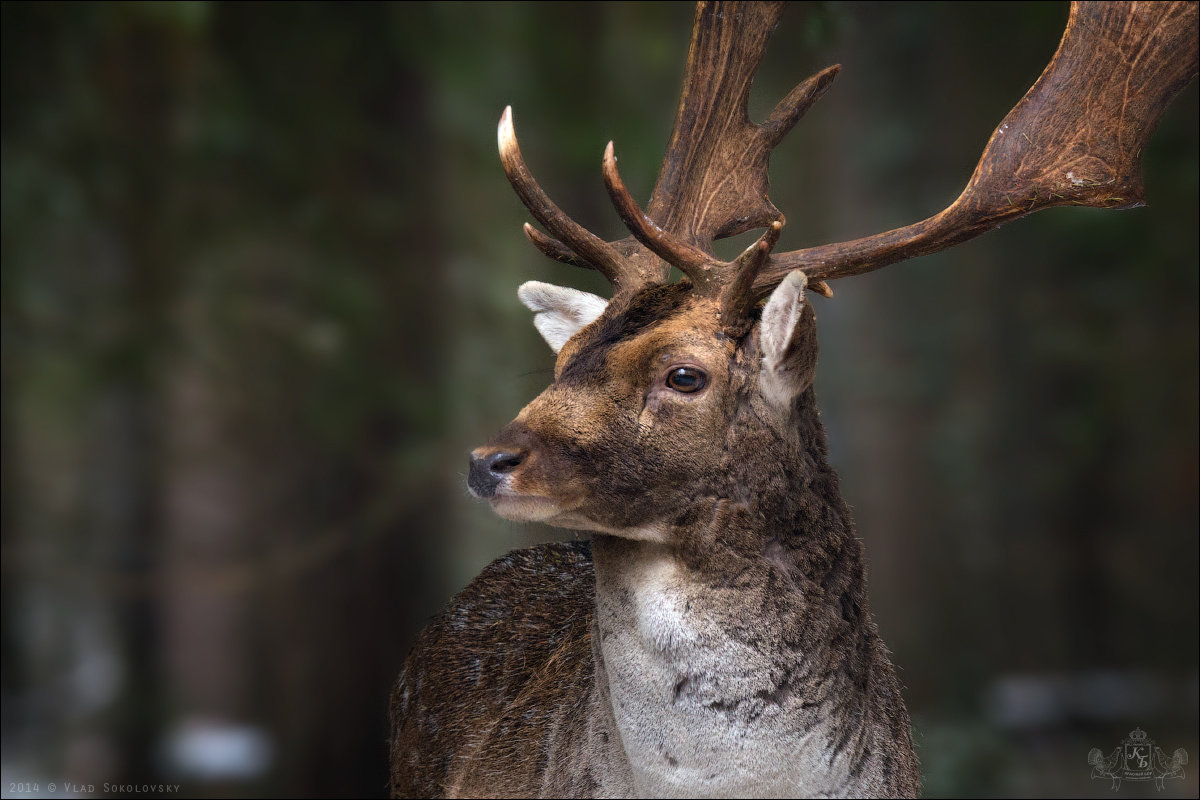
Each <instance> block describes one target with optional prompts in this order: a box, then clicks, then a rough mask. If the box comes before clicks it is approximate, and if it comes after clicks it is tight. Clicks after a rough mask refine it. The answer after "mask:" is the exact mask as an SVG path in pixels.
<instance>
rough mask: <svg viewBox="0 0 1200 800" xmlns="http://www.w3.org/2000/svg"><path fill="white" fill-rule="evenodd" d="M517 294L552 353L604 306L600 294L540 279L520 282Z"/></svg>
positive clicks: (591, 320)
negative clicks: (531, 314)
mask: <svg viewBox="0 0 1200 800" xmlns="http://www.w3.org/2000/svg"><path fill="white" fill-rule="evenodd" d="M517 297H519V298H520V300H521V302H522V303H524V304H525V307H526V308H528V309H529V310H530V311H532V312H533V313H534V317H533V326H534V327H535V328H537V329H538V333H540V334H541V335H542V338H543V339H545V340H546V344H548V345H550V349H551V350H553V351H554V352H556V353H557V352H558V351H559V350H561V349H562V346H563V345H564V344H566V343H567V340H568V339H570V338H571V337H572V336H574V335H575V334H577V333H579V331H581V330H582V329H583V328H585V327H586V326H588V325H590V324H591V323H592V322H595V321H596V318H597V317H599V316H600V315H601V314H603V313H604V309H605V308H606V307H607V306H608V301H607V300H605V299H604V298H603V297H597V296H596V295H594V294H589V293H587V292H581V291H579V290H578V289H568V288H566V287H565V286H555V285H554V284H552V283H542V282H541V281H529V282H528V283H523V284H521V288H520V289H517Z"/></svg>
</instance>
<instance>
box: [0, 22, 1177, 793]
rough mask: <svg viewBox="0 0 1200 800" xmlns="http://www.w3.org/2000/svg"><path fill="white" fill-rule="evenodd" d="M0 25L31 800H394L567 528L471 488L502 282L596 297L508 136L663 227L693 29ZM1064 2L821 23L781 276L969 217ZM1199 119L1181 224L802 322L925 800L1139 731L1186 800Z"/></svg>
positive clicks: (1162, 192)
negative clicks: (563, 256) (426, 714)
mask: <svg viewBox="0 0 1200 800" xmlns="http://www.w3.org/2000/svg"><path fill="white" fill-rule="evenodd" d="M0 9H2V14H3V92H2V114H0V116H2V122H3V144H2V153H0V155H2V167H3V205H2V214H3V217H2V222H3V236H2V243H3V318H2V325H3V382H2V384H0V388H2V391H3V414H2V417H0V424H2V426H3V451H2V458H3V465H2V466H3V508H2V515H3V637H2V650H0V655H2V659H3V717H2V724H3V784H4V785H3V790H4V794H5V796H8V795H10V794H12V793H14V792H16V791H19V790H20V787H19V786H17V784H18V783H21V782H25V783H38V784H39V788H38V790H37V792H35V793H41V794H51V793H53V792H51V791H50V790H49V789H48V788H47V787H48V784H49V783H50V782H57V786H58V787H60V789H59V790H58V793H59V794H62V790H61V787H62V784H63V782H64V781H73V782H75V783H78V784H92V785H94V786H95V787H96V791H97V792H101V791H102V785H103V783H104V782H106V781H112V782H117V781H120V782H125V783H137V784H145V783H159V782H173V783H174V782H177V783H180V784H181V787H182V793H183V794H185V795H190V796H201V795H229V796H278V795H291V796H376V795H382V794H383V793H384V792H385V784H386V774H387V771H386V751H385V738H386V735H387V731H386V726H385V708H386V701H387V693H388V690H389V684H390V683H391V681H392V680H393V679H394V677H395V675H396V673H397V671H398V669H399V667H400V665H401V662H402V660H403V658H404V656H405V654H406V652H407V650H408V648H409V647H410V645H411V643H412V640H413V637H414V635H415V633H416V631H417V630H419V628H420V627H421V626H423V625H424V623H425V621H426V620H427V619H428V617H429V616H430V615H432V614H434V613H436V612H437V611H438V610H439V609H440V608H441V607H442V606H443V605H444V604H445V603H446V602H447V600H448V599H449V598H450V596H451V595H452V594H453V593H454V592H455V591H457V590H458V589H459V588H461V587H462V586H463V585H465V583H466V582H467V581H469V580H470V579H471V577H472V576H473V575H474V574H475V573H477V572H478V571H479V570H480V568H482V567H483V565H484V564H486V563H487V562H488V561H489V560H490V559H492V558H494V557H495V556H497V555H499V554H501V553H503V552H505V551H507V550H509V549H512V548H515V547H520V546H524V545H527V544H530V543H533V542H536V541H544V540H550V539H555V538H566V537H567V536H569V535H570V534H566V533H564V532H560V531H555V530H552V529H548V528H540V527H537V526H516V525H511V524H509V523H505V522H503V521H500V520H497V519H494V518H493V517H492V516H491V515H490V513H489V512H488V510H487V509H486V508H485V507H481V506H480V505H478V504H475V503H473V502H472V501H471V500H470V498H469V497H468V496H467V494H466V491H465V486H464V473H465V467H466V458H467V452H468V451H469V450H470V449H471V448H472V447H474V446H476V445H477V444H479V443H480V442H482V441H483V440H484V439H485V438H486V437H487V436H488V435H490V433H491V432H493V431H494V430H496V429H498V428H499V427H500V426H501V425H503V424H504V423H506V422H507V421H508V420H509V419H510V418H511V417H512V416H513V415H514V414H515V413H516V412H517V411H518V410H519V409H520V407H521V406H522V405H523V404H524V403H525V402H527V401H528V400H529V399H530V398H532V397H533V396H534V395H535V394H536V393H537V392H538V391H539V390H540V389H541V388H542V387H543V386H544V385H545V384H547V383H548V382H549V380H550V377H551V375H550V367H551V364H552V359H551V354H550V352H549V350H548V349H547V348H546V347H545V345H544V344H543V343H542V341H541V340H540V339H539V338H538V336H537V334H536V333H535V332H534V329H533V326H532V324H531V320H530V319H529V314H528V312H526V311H525V310H524V309H523V308H521V307H520V305H519V304H518V302H517V299H516V295H515V292H516V287H517V286H518V285H519V284H520V283H521V282H522V281H525V280H529V279H538V280H548V281H552V282H558V283H566V284H570V285H573V286H576V287H578V288H583V289H588V290H591V291H596V292H600V293H606V288H605V285H604V283H603V281H601V280H598V279H597V278H596V276H594V275H591V274H587V273H585V272H583V271H581V270H574V269H572V268H570V267H566V266H562V265H558V264H554V263H551V262H548V261H546V260H544V259H542V258H541V257H540V256H539V255H538V254H537V253H536V252H535V251H534V250H533V249H532V248H531V247H530V246H529V245H528V243H527V242H526V241H525V239H524V237H523V236H522V235H521V232H520V225H521V223H522V222H523V221H524V220H525V219H526V215H525V213H524V209H523V208H522V207H521V205H520V203H519V201H518V200H517V199H516V197H515V196H514V195H513V194H512V192H511V190H510V188H509V187H508V185H507V183H506V181H505V178H504V176H503V173H502V172H501V170H500V166H499V162H498V159H497V157H496V154H495V125H496V122H497V120H498V118H499V116H500V112H501V110H502V108H503V107H504V105H505V104H508V103H511V104H513V106H514V108H515V112H516V120H517V128H518V132H519V134H520V136H521V142H522V145H523V149H524V151H525V154H526V157H527V158H528V159H529V161H530V164H531V167H532V168H533V170H534V172H535V173H536V174H537V175H538V176H539V178H540V180H541V181H542V183H543V185H544V186H545V187H546V188H547V190H548V191H549V192H550V194H551V196H552V197H554V198H556V199H557V200H558V201H559V202H560V204H561V205H563V206H564V207H565V208H566V210H567V211H568V212H569V213H572V214H573V215H574V216H576V217H577V218H579V219H580V220H581V221H582V222H584V223H585V224H586V225H588V227H590V228H592V229H593V230H595V231H597V232H598V233H601V234H603V235H606V236H608V237H609V238H616V237H617V236H618V235H621V234H622V231H621V229H620V223H619V221H618V220H617V218H616V215H615V214H614V213H613V212H612V211H611V209H610V208H609V207H608V201H607V197H606V195H605V192H604V189H603V185H602V183H601V178H600V155H601V152H602V148H603V146H604V144H605V143H606V142H607V141H608V140H609V139H610V138H611V139H615V140H616V142H617V146H618V151H619V153H620V154H621V158H622V165H621V170H622V174H623V175H624V176H625V179H626V181H628V182H629V184H630V186H631V188H632V189H633V190H634V193H635V195H637V196H639V197H640V198H646V197H648V196H649V192H650V189H651V187H652V184H653V180H654V177H655V175H656V172H657V166H658V162H659V159H660V158H661V154H662V149H663V147H664V145H665V143H666V140H667V136H668V134H669V132H670V127H671V123H672V121H673V116H674V109H675V103H676V99H677V93H678V88H679V83H680V80H681V75H682V69H683V63H684V56H685V54H686V48H687V43H688V38H689V33H690V27H691V17H692V6H691V4H690V3H662V4H659V3H655V4H623V3H605V4H565V3H558V4H530V3H524V4H509V3H488V4H481V5H476V4H417V3H405V4H386V5H385V4H365V5H358V4H347V3H305V4H257V3H228V4H210V3H202V2H188V3H174V4H160V3H88V4H59V3H54V4H51V3H36V4H25V3H11V2H6V3H4V4H3V6H2V7H0ZM1066 16H1067V6H1066V4H1065V3H1061V4H1059V3H1050V4H1042V3H1033V4H1019V3H1003V4H909V3H888V4H863V5H842V4H818V5H813V6H796V7H792V8H790V9H789V10H788V11H787V13H786V14H785V17H784V21H783V23H782V25H781V28H780V30H779V31H778V32H777V33H776V35H775V39H774V41H773V43H772V45H771V47H770V49H769V51H768V54H767V58H766V63H765V64H764V67H763V70H762V71H761V73H760V77H759V79H758V81H757V83H756V87H755V100H754V103H753V108H752V113H753V114H755V115H759V116H761V115H762V114H763V113H764V112H765V111H766V110H769V109H770V108H771V107H772V106H773V104H774V103H775V101H776V100H777V99H778V98H780V97H782V96H783V94H784V93H785V92H786V91H787V90H788V89H789V88H790V87H791V86H792V85H793V84H795V83H796V82H798V81H799V80H801V79H802V78H804V77H805V76H807V75H808V74H811V73H812V72H814V71H816V70H817V69H819V68H821V67H824V66H826V65H828V64H831V63H835V62H838V63H842V64H843V65H844V66H845V69H844V71H843V73H842V75H841V76H840V77H839V79H838V81H837V83H836V84H835V86H834V87H833V89H832V90H831V91H830V92H829V93H828V94H827V95H826V97H825V99H824V100H822V102H821V103H819V104H818V105H817V106H816V107H815V108H814V109H813V110H812V111H811V112H810V113H809V115H808V118H807V119H805V120H804V121H803V122H802V123H801V124H800V126H799V127H798V128H797V130H796V131H795V132H794V133H793V134H792V135H791V136H790V137H789V138H788V140H787V141H786V142H785V143H784V144H783V146H782V147H781V148H780V149H779V150H778V151H777V154H776V156H775V157H774V159H773V162H772V179H773V186H772V196H773V198H774V200H775V202H776V204H777V205H778V206H779V207H780V208H781V209H783V210H784V212H785V213H786V214H787V216H788V218H789V220H790V221H791V224H789V226H788V227H787V229H786V230H785V232H784V240H783V242H782V244H781V248H783V249H792V248H796V247H802V246H806V245H812V244H820V243H823V242H827V241H832V240H840V239H849V238H852V237H856V236H860V235H864V234H868V233H872V232H876V231H881V230H885V229H888V228H891V227H895V226H898V225H902V224H906V223H908V222H911V221H914V220H916V219H919V218H921V217H924V216H927V215H929V214H931V213H933V212H935V211H937V210H939V209H941V208H942V207H943V206H944V205H945V204H946V203H948V202H949V201H950V200H952V199H953V197H954V196H955V195H956V194H957V193H958V191H959V190H960V189H961V187H962V185H963V184H964V183H965V181H966V179H967V177H968V176H969V175H970V173H971V170H972V169H973V167H974V163H975V160H976V159H977V157H978V155H979V153H980V152H981V149H982V147H983V145H984V143H985V142H986V141H987V138H988V136H989V135H990V133H991V131H992V129H993V128H994V127H995V125H996V124H997V123H998V122H999V120H1000V119H1001V118H1002V117H1003V115H1004V114H1005V113H1006V112H1007V110H1008V109H1009V108H1010V107H1011V106H1012V104H1013V103H1015V102H1016V101H1017V100H1018V99H1019V98H1020V97H1021V95H1022V94H1023V93H1024V92H1025V90H1026V88H1027V87H1028V86H1029V85H1030V84H1031V83H1032V82H1033V81H1034V80H1035V79H1036V78H1037V76H1038V75H1039V73H1040V71H1041V69H1042V67H1043V66H1044V65H1045V63H1046V61H1047V60H1048V59H1049V57H1050V56H1051V54H1052V53H1053V52H1054V49H1055V46H1056V45H1057V42H1058V39H1059V37H1060V35H1061V32H1062V29H1063V25H1064V24H1065V21H1066ZM1196 120H1197V90H1196V86H1195V85H1192V86H1191V87H1189V88H1188V89H1187V90H1186V91H1185V92H1184V93H1183V95H1181V97H1180V98H1179V99H1178V100H1177V101H1176V103H1175V104H1174V105H1173V106H1172V108H1171V109H1170V110H1169V111H1168V113H1167V115H1166V117H1165V119H1164V121H1163V124H1162V126H1161V129H1160V130H1159V132H1158V135H1157V136H1156V137H1154V139H1153V140H1152V141H1151V145H1150V147H1149V148H1148V149H1147V151H1146V153H1145V154H1144V157H1145V172H1146V183H1147V188H1148V196H1149V199H1150V203H1151V205H1150V207H1149V208H1145V209H1139V210H1136V211H1124V212H1109V211H1096V210H1089V209H1053V210H1050V211H1046V212H1043V213H1041V214H1038V215H1036V216H1034V217H1032V218H1030V219H1028V220H1023V221H1020V222H1017V223H1014V224H1011V225H1010V226H1008V227H1005V228H1003V229H1001V230H999V231H996V232H993V233H990V234H988V235H986V236H984V237H983V238H982V239H979V240H976V241H973V242H971V243H968V244H965V245H962V246H960V247H957V248H955V249H953V250H951V251H949V252H948V253H945V254H942V255H938V256H931V257H927V258H923V259H919V260H917V261H915V262H911V263H908V264H905V265H902V266H898V267H894V268H892V269H889V270H884V271H882V272H879V273H875V274H872V275H869V276H865V277H861V278H856V279H850V280H847V281H842V282H839V283H837V284H836V285H835V289H836V291H837V297H835V298H834V299H833V300H831V301H824V302H820V301H819V302H818V307H817V313H818V317H819V320H820V330H821V337H822V347H823V350H822V360H821V368H820V373H819V377H818V383H817V388H818V393H819V397H820V399H821V405H822V408H823V413H824V417H823V418H824V420H825V423H826V426H827V429H828V435H829V444H830V448H831V450H832V457H833V461H834V463H835V466H836V467H837V468H838V470H839V471H840V473H841V476H842V478H843V489H844V494H845V497H846V499H847V501H848V502H849V503H850V504H851V505H852V506H853V507H854V509H855V512H856V517H857V521H858V526H859V535H860V536H862V537H863V539H865V540H866V546H867V552H868V555H869V558H870V561H871V598H872V605H873V608H874V610H875V613H876V616H877V619H878V621H879V624H880V627H881V628H882V631H883V635H884V638H885V640H886V641H887V642H888V644H889V645H890V647H891V648H892V650H893V653H894V660H895V662H896V664H897V665H898V666H899V667H900V670H901V672H900V675H901V678H902V680H903V681H904V683H905V684H906V686H907V692H906V696H907V699H908V703H909V707H910V709H911V710H912V712H913V716H914V721H915V724H916V732H917V741H918V743H919V746H920V751H919V752H920V755H921V759H922V762H923V767H924V770H925V773H926V785H927V793H928V794H929V795H932V796H939V795H1029V796H1052V795H1072V796H1083V795H1095V796H1108V795H1110V794H1111V792H1110V789H1109V784H1108V781H1093V780H1091V779H1090V778H1089V775H1090V770H1091V768H1090V766H1089V765H1088V764H1087V753H1088V751H1089V749H1090V748H1092V747H1099V748H1101V749H1102V750H1103V751H1104V752H1105V753H1108V752H1111V750H1112V749H1113V748H1115V747H1116V746H1117V745H1118V743H1119V742H1120V740H1121V739H1123V738H1124V737H1125V736H1126V735H1127V734H1128V733H1129V731H1130V730H1131V729H1133V728H1134V726H1141V727H1142V728H1143V729H1145V730H1146V731H1147V732H1149V734H1150V736H1151V737H1153V738H1155V739H1157V741H1158V743H1159V745H1160V746H1161V747H1163V749H1164V750H1166V752H1168V753H1170V752H1172V751H1173V750H1174V749H1175V748H1176V747H1184V748H1186V749H1187V750H1188V752H1189V754H1191V757H1192V759H1193V762H1192V763H1193V766H1189V767H1187V768H1186V771H1187V779H1186V781H1183V782H1181V781H1174V782H1171V783H1168V790H1169V791H1168V792H1167V794H1171V795H1176V794H1178V795H1190V796H1195V795H1196V793H1197V781H1196V777H1195V775H1196V768H1195V766H1194V764H1195V759H1196V758H1197V757H1200V745H1198V743H1197V704H1198V692H1197V650H1198V642H1197V606H1198V604H1197V580H1196V578H1197V561H1198V559H1197V527H1198V508H1197V484H1198V473H1197V416H1198V415H1197V391H1198V389H1197V386H1198V380H1197V339H1198V337H1197V296H1198V292H1197V273H1198V270H1197V264H1198V255H1197V239H1198V236H1197V222H1196V220H1197V216H1198V212H1197V124H1196ZM749 236H751V237H752V236H753V234H750V235H749ZM746 240H748V239H745V238H744V239H739V240H736V241H733V242H729V243H725V244H727V245H728V246H727V247H724V248H723V249H722V250H721V252H722V253H723V254H725V255H729V254H731V253H733V252H736V251H737V250H738V249H740V247H741V246H743V245H744V243H745V241H746ZM1121 792H1122V796H1135V795H1137V794H1138V793H1139V792H1140V793H1145V794H1153V793H1154V792H1153V791H1152V789H1151V784H1148V783H1143V784H1126V786H1125V787H1124V788H1123V789H1122V790H1121ZM28 794H30V793H29V792H25V793H24V795H28Z"/></svg>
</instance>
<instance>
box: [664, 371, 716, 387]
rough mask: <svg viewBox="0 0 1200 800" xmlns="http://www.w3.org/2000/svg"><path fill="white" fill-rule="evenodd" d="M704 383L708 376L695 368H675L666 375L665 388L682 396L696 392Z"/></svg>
mask: <svg viewBox="0 0 1200 800" xmlns="http://www.w3.org/2000/svg"><path fill="white" fill-rule="evenodd" d="M706 383H708V376H707V375H705V374H704V372H703V371H701V370H698V369H696V368H695V367H676V368H675V369H673V370H671V371H670V372H668V373H667V386H669V387H671V388H672V389H674V390H675V391H677V392H683V393H684V394H691V393H692V392H698V391H700V390H701V389H703V388H704V384H706Z"/></svg>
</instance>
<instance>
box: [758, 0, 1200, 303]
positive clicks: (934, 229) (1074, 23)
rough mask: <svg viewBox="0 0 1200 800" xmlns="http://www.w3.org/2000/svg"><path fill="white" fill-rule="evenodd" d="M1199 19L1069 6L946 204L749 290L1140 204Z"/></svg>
mask: <svg viewBox="0 0 1200 800" xmlns="http://www.w3.org/2000/svg"><path fill="white" fill-rule="evenodd" d="M1197 17H1198V15H1197V4H1196V3H1195V2H1161V3H1139V2H1073V3H1071V14H1070V18H1069V20H1068V22H1067V28H1066V31H1065V32H1064V33H1063V38H1062V42H1061V43H1060V44H1059V46H1058V51H1057V52H1056V53H1055V54H1054V57H1053V58H1052V59H1051V61H1050V63H1049V65H1048V66H1047V67H1046V70H1045V71H1044V72H1043V73H1042V76H1041V77H1040V78H1039V79H1038V80H1037V82H1036V83H1035V84H1034V85H1033V87H1032V88H1031V89H1030V90H1029V92H1028V93H1027V94H1026V95H1025V97H1023V98H1022V99H1021V101H1020V102H1019V103H1017V105H1016V106H1015V107H1014V108H1013V110H1012V111H1011V112H1009V114H1008V116H1006V117H1005V118H1004V120H1003V121H1002V122H1001V123H1000V125H999V127H997V128H996V130H995V132H994V133H993V134H992V138H991V140H990V141H989V142H988V144H987V147H986V148H985V150H984V152H983V156H982V157H981V158H980V161H979V165H978V166H977V167H976V168H975V174H974V175H972V176H971V180H970V182H969V183H968V184H967V187H966V189H964V190H963V193H962V194H961V195H960V196H959V198H958V199H957V200H955V201H954V203H952V204H951V205H950V206H949V207H948V208H947V209H945V210H944V211H942V212H941V213H939V214H935V215H934V216H932V217H930V218H928V219H926V220H923V221H921V222H917V223H915V224H913V225H909V226H907V227H904V228H897V229H896V230H892V231H888V232H886V233H880V234H876V235H874V236H868V237H865V238H862V239H856V240H854V241H850V242H837V243H834V244H827V245H822V246H820V247H812V248H808V249H806V250H795V251H792V252H787V253H779V254H777V255H775V256H773V257H772V258H771V261H770V263H769V264H768V265H767V266H766V267H765V268H764V269H763V270H761V272H760V274H759V277H758V280H757V281H756V282H755V287H754V289H755V293H756V294H757V295H758V296H762V295H765V294H766V293H768V292H769V291H770V290H771V289H772V288H773V287H774V286H776V285H778V284H779V282H780V281H782V280H783V278H784V277H785V276H786V275H787V274H788V273H789V272H791V271H792V270H795V269H802V270H804V272H805V273H806V274H807V275H808V277H809V279H810V280H812V279H813V278H825V279H832V278H843V277H846V276H847V275H858V274H861V273H863V272H869V271H871V270H874V269H879V268H880V267H884V266H887V265H889V264H894V263H896V262H898V261H902V260H905V259H908V258H913V257H915V256H921V255H926V254H929V253H934V252H937V251H939V250H943V249H945V248H947V247H950V246H951V245H954V244H958V243H959V242H963V241H966V240H967V239H971V238H973V237H975V236H978V235H979V234H981V233H984V232H985V231H989V230H991V229H992V228H995V227H996V226H998V225H1000V224H1002V223H1004V222H1007V221H1009V220H1013V219H1017V218H1018V217H1023V216H1025V215H1026V214H1031V213H1033V212H1034V211H1038V210H1040V209H1043V208H1049V207H1051V206H1061V205H1078V206H1091V207H1093V208H1133V207H1136V206H1141V205H1144V204H1145V188H1144V186H1143V184H1142V175H1141V161H1142V158H1141V157H1142V148H1143V147H1144V146H1145V144H1146V142H1147V141H1148V140H1149V138H1150V136H1151V134H1153V133H1154V130H1155V128H1157V127H1158V122H1159V120H1160V119H1161V118H1162V115H1163V112H1164V111H1165V110H1166V108H1167V105H1168V104H1169V103H1170V102H1171V100H1172V99H1174V97H1175V95H1177V94H1178V93H1179V92H1180V91H1181V90H1182V89H1183V87H1184V86H1186V85H1187V84H1188V83H1189V82H1190V81H1191V80H1192V78H1194V77H1195V76H1196V72H1197V63H1198V61H1200V58H1198V55H1197V50H1198V48H1197V32H1198V28H1197Z"/></svg>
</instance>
